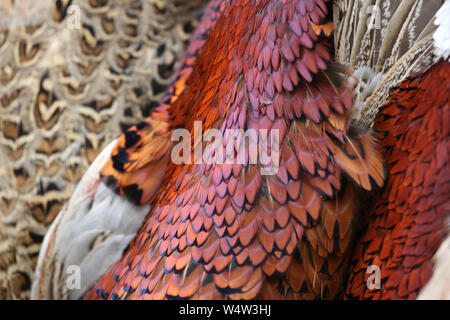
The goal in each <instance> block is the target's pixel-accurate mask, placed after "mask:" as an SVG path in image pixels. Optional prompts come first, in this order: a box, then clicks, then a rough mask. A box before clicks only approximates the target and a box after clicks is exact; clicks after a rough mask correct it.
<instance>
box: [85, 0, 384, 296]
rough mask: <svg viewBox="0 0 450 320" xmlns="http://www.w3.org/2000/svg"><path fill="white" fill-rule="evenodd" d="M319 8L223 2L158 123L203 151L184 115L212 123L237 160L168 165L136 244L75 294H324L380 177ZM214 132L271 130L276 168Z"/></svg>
mask: <svg viewBox="0 0 450 320" xmlns="http://www.w3.org/2000/svg"><path fill="white" fill-rule="evenodd" d="M225 3H227V2H225ZM331 3H332V1H322V0H304V1H289V0H286V1H278V0H272V1H271V0H262V1H251V0H250V1H249V0H235V1H232V2H229V3H227V4H226V8H225V10H224V11H223V14H221V15H220V16H219V17H218V19H217V22H216V24H215V26H214V27H213V29H212V31H211V34H210V36H209V37H208V39H207V41H206V43H205V45H204V47H203V48H202V50H201V52H200V54H199V57H198V59H197V62H196V63H195V64H194V71H193V73H192V75H191V76H190V77H189V78H188V79H187V84H186V87H185V90H184V91H183V93H182V94H181V95H180V96H179V97H178V98H177V100H176V101H175V102H174V103H173V104H171V105H170V107H169V119H170V121H169V123H170V125H171V126H173V127H174V128H177V127H182V128H185V129H187V130H189V132H190V136H191V137H194V140H193V141H191V144H192V147H194V148H195V147H198V146H199V145H201V146H202V148H203V149H204V150H206V148H207V147H208V145H209V144H208V143H206V142H205V141H199V140H198V139H197V138H198V136H197V138H196V134H195V127H196V124H195V121H201V124H202V126H203V127H202V128H203V130H204V132H205V134H206V130H207V129H212V128H214V129H217V130H218V132H219V133H220V134H219V135H220V136H222V137H225V140H224V141H223V142H224V143H225V144H227V145H231V147H232V148H231V151H230V153H229V155H231V154H232V155H236V156H238V155H239V153H240V150H241V151H242V150H243V151H244V158H243V159H241V160H242V163H240V162H233V164H226V163H224V164H221V163H217V162H216V163H214V162H213V163H209V164H208V163H207V162H206V160H205V159H204V161H202V162H201V163H200V164H192V163H188V164H179V165H178V164H175V163H173V162H171V163H169V165H168V169H167V174H166V177H165V179H164V183H163V184H162V187H161V189H160V191H159V193H158V195H157V196H156V198H155V201H154V203H153V207H152V209H151V211H150V213H149V215H148V216H147V218H146V219H145V221H144V223H143V225H142V227H141V228H140V230H139V231H138V234H137V236H136V237H135V238H134V239H133V240H132V241H131V242H130V245H129V249H128V250H127V251H126V252H125V254H124V256H123V257H122V258H121V260H120V261H119V262H118V263H116V264H115V265H114V266H113V267H112V268H111V269H110V270H109V271H108V272H107V273H106V274H105V276H104V277H103V278H102V279H101V280H100V281H99V283H98V284H97V285H96V287H95V288H93V289H92V290H91V291H90V293H89V294H88V295H87V296H86V298H88V299H92V298H97V299H101V298H103V299H125V298H130V299H164V298H174V299H178V298H194V299H195V298H200V299H226V298H229V299H251V298H333V297H335V296H336V295H337V294H338V292H339V291H340V289H341V285H342V284H343V280H344V279H345V272H346V270H347V269H346V266H347V262H348V261H349V258H350V256H349V254H350V253H351V250H350V247H351V246H350V243H351V241H350V240H351V238H352V236H353V235H354V232H355V229H356V228H355V224H356V223H357V220H358V214H357V212H358V206H359V204H360V203H359V202H360V199H359V197H358V196H357V194H358V192H360V191H362V190H363V189H366V190H373V189H375V188H376V187H378V186H381V185H382V184H383V181H384V171H383V164H382V160H381V156H380V154H379V153H378V150H377V147H376V142H375V139H374V137H373V136H372V135H371V134H370V132H360V131H356V130H354V128H352V127H350V123H349V121H348V119H349V110H350V109H351V107H352V98H351V87H350V86H349V84H348V83H347V82H346V81H345V79H343V78H342V77H341V76H340V75H339V74H338V73H337V72H336V70H334V68H333V67H332V63H331V54H330V51H331V50H330V48H331V47H332V44H331V41H332V40H331V35H330V31H332V25H331V21H330V19H329V18H330V16H329V13H330V11H329V10H330V6H331ZM227 129H235V130H239V129H240V130H250V129H254V130H255V132H257V136H256V137H255V138H254V139H255V140H256V141H261V140H263V141H264V140H265V138H264V137H263V136H261V137H259V136H258V135H259V134H263V130H268V131H267V133H268V134H270V131H271V130H273V132H274V136H272V137H273V139H270V138H269V137H268V138H267V139H268V140H270V141H272V142H271V143H272V145H273V146H274V148H275V149H276V147H275V145H276V144H277V142H278V143H279V151H280V157H279V160H280V163H279V168H278V167H277V166H276V165H275V162H277V161H276V159H277V157H276V155H275V153H276V151H275V149H272V148H269V151H268V152H269V154H270V155H272V154H273V155H274V158H273V159H272V160H269V162H267V163H266V162H265V160H264V163H261V162H257V163H254V162H253V160H249V159H250V157H251V155H249V154H248V151H249V150H248V148H250V147H249V146H247V147H245V146H241V144H240V143H238V141H237V140H236V141H235V140H234V139H233V138H226V134H225V132H226V130H227ZM258 130H260V131H258ZM276 132H278V133H279V136H278V138H276ZM227 139H228V140H227ZM230 139H231V140H230ZM255 140H253V141H254V142H255ZM215 141H216V140H215ZM219 141H220V140H219ZM225 141H228V143H226V142H225ZM229 141H232V142H233V143H232V144H229ZM191 144H189V146H190V147H191ZM266 148H267V146H266ZM260 152H263V150H261V149H260ZM245 154H247V155H248V157H247V158H246V157H245ZM215 155H218V157H219V158H216V160H219V161H220V160H225V159H224V158H222V157H224V156H225V154H222V155H221V156H220V152H219V151H217V153H216V154H215ZM253 155H254V154H253ZM235 159H236V158H235ZM270 161H272V162H270ZM275 167H277V169H278V170H276V171H275V172H272V174H267V175H266V174H265V173H269V172H270V169H274V168H275ZM264 169H265V170H266V171H268V172H266V171H264Z"/></svg>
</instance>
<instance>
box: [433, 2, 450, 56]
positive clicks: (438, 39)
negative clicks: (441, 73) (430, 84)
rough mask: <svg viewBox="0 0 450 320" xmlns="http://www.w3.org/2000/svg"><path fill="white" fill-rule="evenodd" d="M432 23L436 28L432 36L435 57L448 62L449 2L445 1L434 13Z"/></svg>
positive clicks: (449, 52)
mask: <svg viewBox="0 0 450 320" xmlns="http://www.w3.org/2000/svg"><path fill="white" fill-rule="evenodd" d="M434 23H435V24H436V25H437V26H438V28H437V29H436V31H435V32H434V34H433V39H434V45H435V47H436V55H437V56H438V58H439V59H440V58H443V59H445V60H447V59H448V61H450V59H449V57H450V0H446V1H445V2H444V4H443V5H442V7H441V8H440V9H439V11H438V12H437V13H436V20H435V22H434Z"/></svg>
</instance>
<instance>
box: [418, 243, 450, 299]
mask: <svg viewBox="0 0 450 320" xmlns="http://www.w3.org/2000/svg"><path fill="white" fill-rule="evenodd" d="M434 262H435V267H434V273H433V276H432V277H431V279H430V281H428V283H427V285H426V286H425V287H424V288H423V289H422V290H421V291H420V294H419V297H418V300H450V236H449V237H448V238H447V239H446V240H445V241H444V242H443V243H442V244H441V246H440V247H439V250H438V251H437V252H436V255H435V256H434Z"/></svg>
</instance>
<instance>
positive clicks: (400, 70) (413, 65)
mask: <svg viewBox="0 0 450 320" xmlns="http://www.w3.org/2000/svg"><path fill="white" fill-rule="evenodd" d="M443 3H444V0H431V1H422V0H411V1H401V0H393V1H392V0H378V1H357V0H341V1H336V2H335V11H334V23H335V24H336V32H335V48H336V60H337V61H338V62H339V63H342V64H345V65H348V66H350V68H351V72H352V76H353V78H354V81H356V86H357V88H356V90H355V108H354V111H353V115H352V117H353V120H354V122H355V123H357V124H359V125H362V126H365V127H372V126H373V122H374V120H375V117H376V115H377V112H378V109H379V107H380V106H381V105H383V104H384V103H385V102H386V99H387V98H388V96H389V93H390V91H391V89H392V87H394V86H395V85H397V84H398V83H400V81H402V80H404V79H405V78H406V77H407V76H409V75H411V74H413V73H416V72H418V71H419V70H421V69H422V68H424V67H425V66H428V65H430V64H431V63H432V61H433V39H432V35H433V32H434V30H435V29H436V26H435V25H434V23H433V21H434V16H435V13H436V11H437V10H438V9H439V8H440V7H441V5H442V4H443Z"/></svg>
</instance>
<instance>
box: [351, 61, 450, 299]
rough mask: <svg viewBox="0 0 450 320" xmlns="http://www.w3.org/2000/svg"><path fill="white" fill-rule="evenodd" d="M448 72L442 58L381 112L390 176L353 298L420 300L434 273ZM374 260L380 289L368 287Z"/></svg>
mask: <svg viewBox="0 0 450 320" xmlns="http://www.w3.org/2000/svg"><path fill="white" fill-rule="evenodd" d="M449 74H450V63H449V62H448V61H441V62H439V63H438V64H436V65H434V66H432V67H431V68H430V69H429V70H427V71H425V72H421V73H418V74H415V75H413V76H411V77H410V78H408V79H407V80H405V81H403V82H402V83H401V84H400V85H398V86H397V87H396V88H395V90H394V91H393V92H392V94H391V96H390V98H389V101H388V102H387V104H386V105H384V106H383V107H382V109H381V112H380V114H379V115H378V117H377V120H376V122H375V128H376V129H378V130H381V131H382V132H383V136H384V138H383V139H382V143H383V145H384V146H385V147H386V155H385V159H386V162H387V171H388V174H389V176H388V179H387V182H386V186H385V189H384V191H383V192H382V193H381V194H380V195H379V196H377V197H376V199H375V200H374V205H373V207H372V209H371V211H370V218H369V219H370V220H369V225H368V227H367V230H366V231H365V232H364V233H363V234H362V236H361V237H360V239H359V241H358V244H357V247H356V249H355V253H354V256H353V267H352V273H351V275H350V279H349V281H348V284H347V289H346V292H345V296H346V297H347V298H352V299H353V298H358V299H415V298H416V297H417V295H418V293H419V292H420V290H421V289H422V288H423V287H424V286H425V284H426V283H427V282H428V280H429V279H430V277H431V275H432V273H433V263H432V257H433V256H434V254H435V252H436V251H437V249H438V248H439V246H440V244H441V242H442V241H443V239H444V238H445V237H446V235H447V232H448V227H447V224H448V218H449V203H450V202H449V200H450V196H449V195H450V168H449V166H448V155H449V136H450V123H449V120H450V108H449V89H450V77H449ZM371 265H376V266H378V267H379V268H380V271H381V273H380V276H381V287H380V288H379V289H376V288H371V289H369V288H368V287H367V285H366V281H367V280H368V278H369V277H370V276H372V275H373V274H372V273H370V272H369V273H366V271H367V268H368V267H369V266H371ZM443 281H445V279H443Z"/></svg>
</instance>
